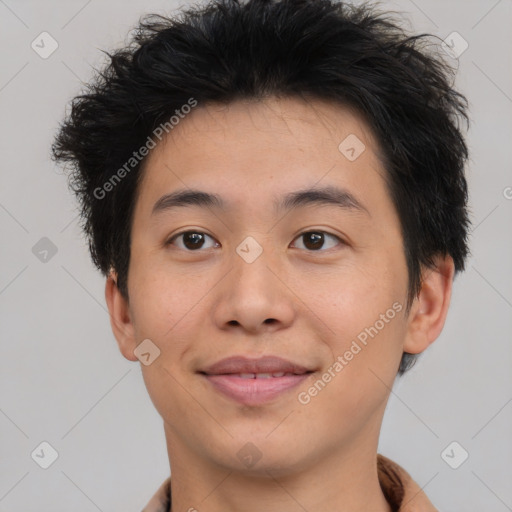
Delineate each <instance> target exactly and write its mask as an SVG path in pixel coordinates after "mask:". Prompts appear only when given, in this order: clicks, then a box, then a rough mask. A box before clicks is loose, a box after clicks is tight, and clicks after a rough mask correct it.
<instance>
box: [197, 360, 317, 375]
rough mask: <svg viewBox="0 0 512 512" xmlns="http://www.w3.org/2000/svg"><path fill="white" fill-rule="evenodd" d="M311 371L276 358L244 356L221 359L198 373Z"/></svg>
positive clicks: (298, 372) (298, 373) (297, 372)
mask: <svg viewBox="0 0 512 512" xmlns="http://www.w3.org/2000/svg"><path fill="white" fill-rule="evenodd" d="M313 371H314V370H313V369H312V368H307V367H305V366H302V365H300V364H297V363H294V362H292V361H288V360H287V359H283V358H281V357H277V356H264V357H259V358H254V359H251V358H248V357H246V356H232V357H228V358H225V359H221V360H220V361H217V362H216V363H213V364H212V365H210V366H207V367H206V368H204V369H201V370H199V373H202V374H205V375H229V374H249V373H255V374H256V373H281V372H282V373H293V374H295V375H303V374H305V373H311V372H313Z"/></svg>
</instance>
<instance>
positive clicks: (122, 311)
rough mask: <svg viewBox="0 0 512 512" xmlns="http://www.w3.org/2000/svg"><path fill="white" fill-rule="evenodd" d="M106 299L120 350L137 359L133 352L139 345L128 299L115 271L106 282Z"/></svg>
mask: <svg viewBox="0 0 512 512" xmlns="http://www.w3.org/2000/svg"><path fill="white" fill-rule="evenodd" d="M105 300H106V302H107V307H108V311H109V315H110V325H111V327H112V332H113V333H114V336H115V338H116V340H117V344H118V346H119V350H120V351H121V353H122V354H123V356H124V357H125V358H126V359H128V360H129V361H137V360H138V359H137V357H136V356H135V354H134V353H133V351H134V350H135V348H136V346H137V345H136V343H135V335H134V328H133V323H132V319H131V315H130V311H129V307H128V301H127V300H126V299H125V298H124V297H123V295H122V293H121V292H120V290H119V288H118V286H117V275H116V274H115V272H113V271H112V272H111V273H110V274H109V276H108V277H107V281H106V283H105Z"/></svg>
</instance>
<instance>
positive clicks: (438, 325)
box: [403, 256, 455, 354]
mask: <svg viewBox="0 0 512 512" xmlns="http://www.w3.org/2000/svg"><path fill="white" fill-rule="evenodd" d="M454 274H455V267H454V263H453V259H452V258H451V256H445V257H442V256H439V257H437V258H436V267H435V268H433V269H432V268H429V269H425V271H424V272H423V275H422V285H421V291H420V293H419V295H418V296H417V297H416V298H415V299H414V303H413V305H412V307H411V312H410V314H409V319H408V327H407V335H406V338H405V343H404V347H403V349H404V352H408V353H410V354H419V353H420V352H423V351H424V350H425V349H426V348H428V346H429V345H430V344H431V343H432V342H434V341H435V340H436V339H437V338H438V336H439V335H440V334H441V331H442V330H443V327H444V323H445V320H446V316H447V313H448V307H449V305H450V298H451V293H452V284H453V277H454Z"/></svg>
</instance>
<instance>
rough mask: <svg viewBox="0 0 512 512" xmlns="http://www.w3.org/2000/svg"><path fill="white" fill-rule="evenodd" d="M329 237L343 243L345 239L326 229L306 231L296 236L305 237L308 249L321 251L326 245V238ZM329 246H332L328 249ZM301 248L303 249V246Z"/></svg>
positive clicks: (305, 245)
mask: <svg viewBox="0 0 512 512" xmlns="http://www.w3.org/2000/svg"><path fill="white" fill-rule="evenodd" d="M329 238H331V239H334V240H337V241H338V242H341V243H343V241H342V240H341V239H340V238H338V237H337V236H335V235H331V234H330V233H326V232H325V231H306V232H304V233H301V234H300V235H299V236H298V237H297V238H296V240H300V239H303V245H304V248H305V249H307V250H308V251H319V250H320V249H321V248H322V247H324V244H325V241H326V239H329ZM335 245H336V244H335ZM335 245H334V246H335ZM329 248H330V247H328V249H329ZM299 249H301V247H299Z"/></svg>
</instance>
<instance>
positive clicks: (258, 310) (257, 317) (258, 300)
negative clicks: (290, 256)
mask: <svg viewBox="0 0 512 512" xmlns="http://www.w3.org/2000/svg"><path fill="white" fill-rule="evenodd" d="M258 240H259V241H258ZM260 242H261V243H260ZM269 242H270V237H264V236H260V237H258V236H257V235H252V236H247V237H246V238H245V239H244V240H242V242H241V243H240V244H239V245H238V246H237V247H236V249H235V253H234V254H233V255H232V258H230V264H231V265H232V270H231V272H229V274H228V276H227V279H226V281H225V282H224V283H223V286H222V289H221V290H219V292H220V293H219V295H218V296H217V297H216V307H215V321H216V323H217V325H218V326H219V327H220V328H226V326H228V325H239V326H241V327H242V328H245V329H247V330H250V331H256V330H258V329H261V328H263V327H264V326H265V325H268V324H276V323H279V324H287V323H289V322H290V321H291V319H292V317H293V305H292V294H291V292H288V293H287V291H286V286H285V285H284V284H283V282H282V281H285V279H278V277H276V274H278V273H279V270H278V269H279V268H282V267H281V265H280V263H279V262H278V261H277V259H276V257H275V255H276V253H275V251H273V250H272V249H271V248H269Z"/></svg>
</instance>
